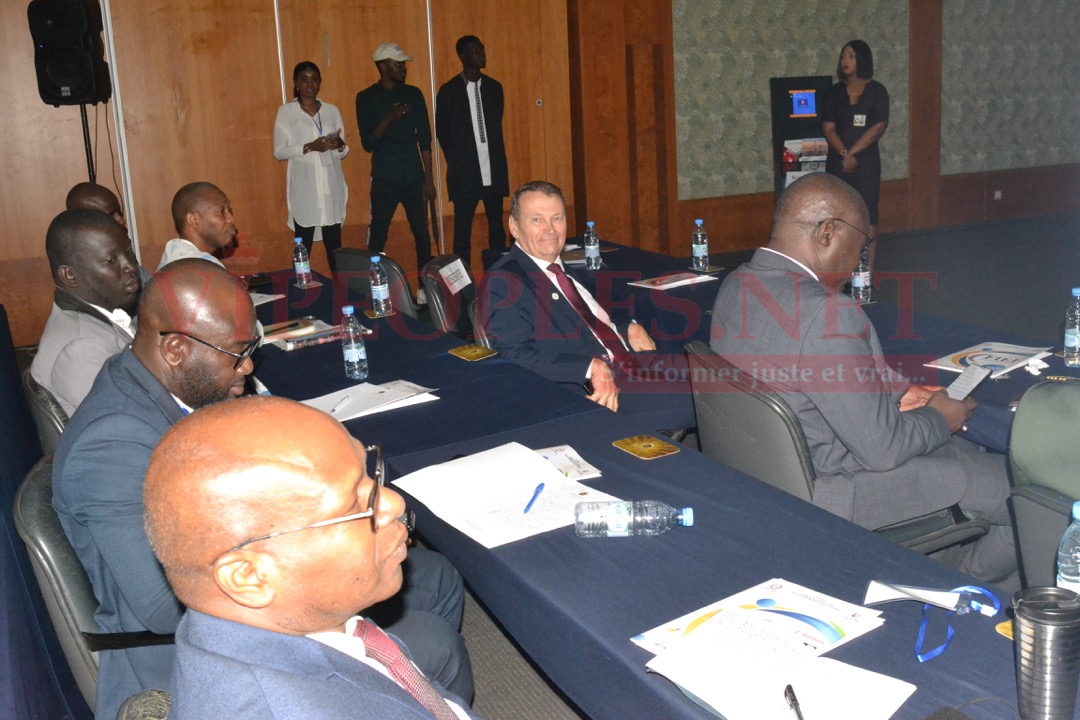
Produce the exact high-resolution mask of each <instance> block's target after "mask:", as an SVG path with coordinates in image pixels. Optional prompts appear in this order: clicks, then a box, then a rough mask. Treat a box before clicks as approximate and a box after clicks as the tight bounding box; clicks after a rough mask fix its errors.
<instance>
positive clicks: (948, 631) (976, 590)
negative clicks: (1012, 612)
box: [915, 585, 1001, 662]
mask: <svg viewBox="0 0 1080 720" xmlns="http://www.w3.org/2000/svg"><path fill="white" fill-rule="evenodd" d="M950 592H958V593H961V600H960V605H959V606H958V607H957V609H956V610H949V611H948V612H947V613H945V642H943V643H942V644H941V645H938V646H937V647H936V648H933V649H932V650H927V651H926V652H923V641H924V640H925V639H926V625H927V622H928V618H927V616H926V611H927V610H929V609H930V608H932V607H934V606H933V605H930V604H926V605H923V608H922V621H921V622H920V623H919V634H918V635H917V636H916V638H915V658H916V659H917V660H918V661H919V662H927V661H928V660H933V659H934V658H936V657H937V656H938V655H941V654H942V653H943V652H945V649H946V648H948V647H949V643H951V642H952V639H953V635H955V634H956V630H955V629H954V628H953V626H952V623H951V622H949V618H951V617H952V616H953V615H954V614H959V615H964V614H966V613H968V612H970V611H972V610H974V611H975V612H978V613H982V614H983V615H986V616H988V617H994V616H995V615H997V614H998V613H999V612H1001V601H1000V600H998V599H997V596H996V595H994V593H992V592H990V591H989V590H987V589H986V588H981V587H979V586H977V585H964V586H962V587H958V588H954V589H953V590H950ZM972 595H982V596H983V597H985V598H986V599H987V600H989V601H990V603H991V604H992V605H993V607H994V612H989V610H990V608H989V607H988V606H986V605H984V604H983V603H981V602H979V601H978V600H975V599H974V598H972Z"/></svg>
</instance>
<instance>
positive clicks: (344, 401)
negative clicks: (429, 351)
mask: <svg viewBox="0 0 1080 720" xmlns="http://www.w3.org/2000/svg"><path fill="white" fill-rule="evenodd" d="M432 392H434V388H427V387H424V386H422V385H417V384H416V383H411V382H408V381H407V380H393V381H391V382H388V383H383V384H382V385H372V384H371V383H360V384H358V385H353V386H351V387H347V388H345V389H344V390H337V391H335V392H332V393H329V394H326V395H321V396H319V397H317V398H312V399H310V400H304V404H305V405H310V406H311V407H313V408H316V409H318V410H322V411H323V412H326V413H330V414H331V415H333V416H334V418H335V419H337V420H338V421H339V422H345V421H346V420H353V419H354V418H358V417H364V416H365V415H373V414H374V413H378V412H385V411H386V410H394V409H396V408H400V407H407V406H409V405H416V404H419V403H423V402H431V401H432V400H438V399H439V398H438V397H436V396H435V395H432V394H431V393H432Z"/></svg>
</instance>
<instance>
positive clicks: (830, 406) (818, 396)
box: [710, 173, 1019, 588]
mask: <svg viewBox="0 0 1080 720" xmlns="http://www.w3.org/2000/svg"><path fill="white" fill-rule="evenodd" d="M869 226H870V224H869V218H868V214H867V210H866V205H865V204H864V203H863V201H862V198H861V197H859V195H858V193H856V192H855V190H853V189H852V188H851V187H850V186H849V185H847V184H846V183H844V182H843V181H842V180H839V179H838V178H836V177H834V176H832V175H827V174H825V173H814V174H812V175H808V176H806V177H804V178H800V179H799V180H797V181H795V182H794V183H792V184H791V186H790V187H788V188H787V189H786V190H785V191H784V193H783V194H782V195H781V197H780V200H779V202H778V203H777V208H776V213H775V215H774V217H773V229H772V235H771V237H770V239H769V244H768V245H767V246H766V247H763V248H760V249H759V250H758V251H757V252H756V253H754V256H753V258H752V259H751V260H750V262H749V263H746V264H745V265H743V266H741V267H739V268H738V269H737V270H735V271H734V272H733V273H732V274H731V275H730V276H728V277H727V278H726V279H725V280H724V282H723V284H722V285H721V287H720V292H719V293H718V295H717V298H716V303H715V305H714V306H713V326H712V334H711V341H710V344H711V346H712V349H713V350H715V351H716V352H717V353H719V354H720V355H723V356H724V357H725V358H727V360H728V361H730V362H731V363H732V364H733V365H735V366H736V367H739V368H741V369H743V370H744V371H745V372H746V373H747V377H749V378H751V379H753V380H755V381H758V382H761V383H763V384H764V385H767V386H770V387H771V388H772V389H773V390H775V391H776V392H778V393H780V394H781V395H782V396H783V398H784V399H785V400H786V401H787V403H788V405H790V406H791V408H792V410H793V411H794V412H795V414H796V415H797V416H798V418H799V421H800V424H801V425H802V429H803V432H804V433H805V434H806V440H807V444H808V446H809V448H810V453H811V455H812V457H813V462H814V470H815V472H816V474H817V480H816V483H815V486H814V498H813V502H814V504H815V505H818V506H819V507H822V508H824V509H826V510H829V511H830V512H833V513H835V514H837V515H840V516H842V517H845V518H847V519H849V520H852V521H853V522H855V523H857V524H859V525H862V526H863V527H866V528H869V529H876V528H879V527H882V526H885V525H890V524H892V523H896V522H900V521H903V520H907V519H909V518H914V517H919V516H921V515H925V514H927V513H931V512H935V511H937V510H941V509H943V508H947V507H950V506H952V505H954V504H957V503H959V505H960V508H961V509H962V510H964V511H965V512H966V513H968V514H970V515H979V516H982V517H984V518H986V519H987V520H988V521H989V522H990V525H991V527H990V532H989V533H988V534H987V535H986V536H984V537H983V538H982V539H980V540H979V541H977V542H975V543H973V544H972V545H971V546H970V552H968V554H967V555H966V556H965V557H964V558H963V559H962V561H961V562H960V564H959V567H960V569H961V570H963V571H965V572H967V573H969V574H971V575H974V576H975V577H976V578H979V579H980V580H983V581H986V582H994V583H998V584H1000V585H1001V586H1002V587H1004V588H1009V587H1012V588H1018V587H1019V578H1018V574H1017V565H1018V561H1017V556H1016V547H1015V538H1014V535H1013V529H1012V521H1011V517H1010V515H1009V511H1008V507H1007V506H1006V499H1007V498H1008V494H1009V482H1008V477H1007V474H1006V470H1005V459H1004V456H1002V455H995V454H991V453H985V452H980V451H979V449H978V448H977V447H976V446H975V445H974V444H972V443H970V442H968V441H966V440H964V439H961V438H957V437H954V435H953V433H955V432H957V431H958V430H960V429H961V428H963V426H964V423H965V422H966V421H967V420H968V419H969V418H970V417H971V415H972V413H973V412H974V411H975V401H974V400H973V399H971V398H968V399H967V400H963V401H959V400H953V399H951V398H949V396H948V395H947V394H946V393H945V392H943V391H942V389H941V388H927V387H920V386H917V385H913V384H911V383H910V382H908V381H907V380H906V379H905V378H904V377H903V376H902V375H900V374H899V373H898V372H896V371H895V370H894V369H893V368H891V367H890V366H889V364H888V363H887V362H886V359H885V357H884V356H883V354H882V351H881V343H880V342H879V341H878V338H877V333H876V332H875V331H874V327H873V325H872V324H871V323H870V320H869V319H868V318H867V316H866V314H865V313H864V312H863V310H862V308H861V307H860V306H859V305H858V303H856V302H855V301H854V300H852V299H851V298H850V297H848V296H846V295H843V294H841V293H840V291H839V290H838V286H839V285H840V284H841V283H843V282H846V281H847V279H848V278H850V277H851V271H852V270H853V269H854V268H855V267H856V266H857V265H858V262H859V255H860V253H861V251H862V249H863V248H864V247H866V246H868V245H869V244H870V243H871V242H873V238H872V237H871V236H870V234H869V233H868V232H867V231H866V230H865V229H864V228H869ZM920 362H921V361H920ZM911 365H914V367H913V368H912V369H914V370H918V369H919V364H917V363H911ZM903 368H904V369H905V370H906V369H908V368H909V365H908V364H905V365H904V366H903ZM823 541H824V539H823Z"/></svg>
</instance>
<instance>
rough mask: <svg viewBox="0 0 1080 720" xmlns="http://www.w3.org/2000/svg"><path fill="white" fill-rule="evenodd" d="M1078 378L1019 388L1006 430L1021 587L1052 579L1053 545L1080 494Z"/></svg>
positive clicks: (1057, 539) (1053, 572)
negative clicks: (1078, 467) (1079, 468)
mask: <svg viewBox="0 0 1080 720" xmlns="http://www.w3.org/2000/svg"><path fill="white" fill-rule="evenodd" d="M1078 408H1080V384H1075V383H1054V382H1043V383H1039V384H1038V385H1035V386H1034V387H1032V388H1031V389H1029V390H1028V391H1027V392H1026V393H1024V397H1023V398H1021V400H1020V404H1019V406H1017V408H1016V417H1014V418H1013V423H1012V430H1011V432H1010V434H1009V470H1010V471H1011V473H1012V480H1013V491H1012V497H1011V498H1010V502H1011V503H1012V509H1013V519H1014V520H1015V522H1016V536H1017V544H1018V545H1019V547H1020V571H1021V575H1022V577H1023V579H1024V586H1025V587H1032V586H1037V585H1053V584H1054V582H1055V580H1056V578H1057V572H1056V568H1055V564H1056V562H1057V547H1058V544H1059V543H1060V542H1061V536H1062V535H1064V534H1065V529H1066V528H1067V527H1068V526H1069V521H1070V518H1071V517H1072V505H1073V502H1074V501H1075V500H1078V499H1080V479H1078V478H1077V471H1076V457H1075V456H1076V451H1075V450H1076V449H1075V448H1074V447H1073V444H1074V443H1075V442H1076V440H1077V433H1078V431H1080V416H1078V415H1077V410H1078Z"/></svg>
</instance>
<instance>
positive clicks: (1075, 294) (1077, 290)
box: [1072, 288, 1080, 297]
mask: <svg viewBox="0 0 1080 720" xmlns="http://www.w3.org/2000/svg"><path fill="white" fill-rule="evenodd" d="M1072 295H1073V297H1080V288H1073V289H1072Z"/></svg>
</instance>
